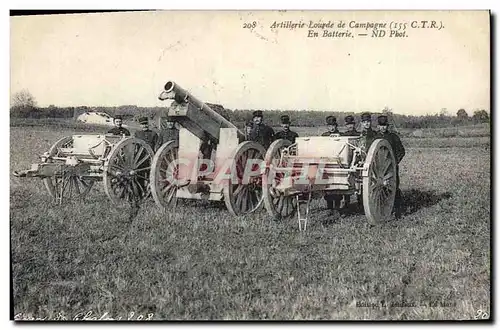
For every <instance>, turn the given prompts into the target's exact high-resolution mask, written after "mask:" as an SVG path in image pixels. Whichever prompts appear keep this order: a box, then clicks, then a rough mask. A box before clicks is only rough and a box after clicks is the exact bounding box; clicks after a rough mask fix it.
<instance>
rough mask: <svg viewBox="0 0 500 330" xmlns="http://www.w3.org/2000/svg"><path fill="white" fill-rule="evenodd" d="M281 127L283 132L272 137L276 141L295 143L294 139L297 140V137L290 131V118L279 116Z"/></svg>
mask: <svg viewBox="0 0 500 330" xmlns="http://www.w3.org/2000/svg"><path fill="white" fill-rule="evenodd" d="M281 127H283V130H282V131H279V132H278V133H276V135H275V136H274V137H275V138H276V139H287V140H289V141H290V142H292V143H295V139H296V138H298V137H299V135H298V134H297V133H295V132H294V131H291V130H290V116H288V115H283V116H281Z"/></svg>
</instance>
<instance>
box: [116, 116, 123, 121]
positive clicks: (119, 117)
mask: <svg viewBox="0 0 500 330" xmlns="http://www.w3.org/2000/svg"><path fill="white" fill-rule="evenodd" d="M114 119H121V120H123V116H120V115H116V116H115V118H114Z"/></svg>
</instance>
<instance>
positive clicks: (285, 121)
mask: <svg viewBox="0 0 500 330" xmlns="http://www.w3.org/2000/svg"><path fill="white" fill-rule="evenodd" d="M281 123H282V124H290V116H289V115H283V116H281Z"/></svg>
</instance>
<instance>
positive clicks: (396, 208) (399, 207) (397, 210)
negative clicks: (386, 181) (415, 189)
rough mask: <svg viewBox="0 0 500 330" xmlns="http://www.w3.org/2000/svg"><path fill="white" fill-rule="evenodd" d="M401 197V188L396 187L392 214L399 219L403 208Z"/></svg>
mask: <svg viewBox="0 0 500 330" xmlns="http://www.w3.org/2000/svg"><path fill="white" fill-rule="evenodd" d="M401 199H402V197H401V189H396V197H395V198H394V215H395V216H396V219H398V220H399V219H401V216H402V213H403V210H402V205H401V204H402V203H401V202H402V200H401Z"/></svg>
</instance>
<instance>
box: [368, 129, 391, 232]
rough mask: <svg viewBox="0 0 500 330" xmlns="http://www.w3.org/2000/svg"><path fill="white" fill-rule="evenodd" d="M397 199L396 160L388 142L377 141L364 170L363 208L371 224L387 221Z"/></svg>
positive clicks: (369, 153)
mask: <svg viewBox="0 0 500 330" xmlns="http://www.w3.org/2000/svg"><path fill="white" fill-rule="evenodd" d="M395 197H396V159H395V158H394V152H393V150H392V147H391V145H390V144H389V142H388V141H387V140H384V139H377V140H375V141H374V142H373V143H372V145H371V146H370V149H369V150H368V153H367V155H366V159H365V164H364V168H363V206H364V209H365V215H366V217H367V219H368V222H369V223H370V224H377V223H379V222H381V221H385V220H387V219H388V218H389V217H390V216H391V213H392V209H393V207H394V199H395Z"/></svg>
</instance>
